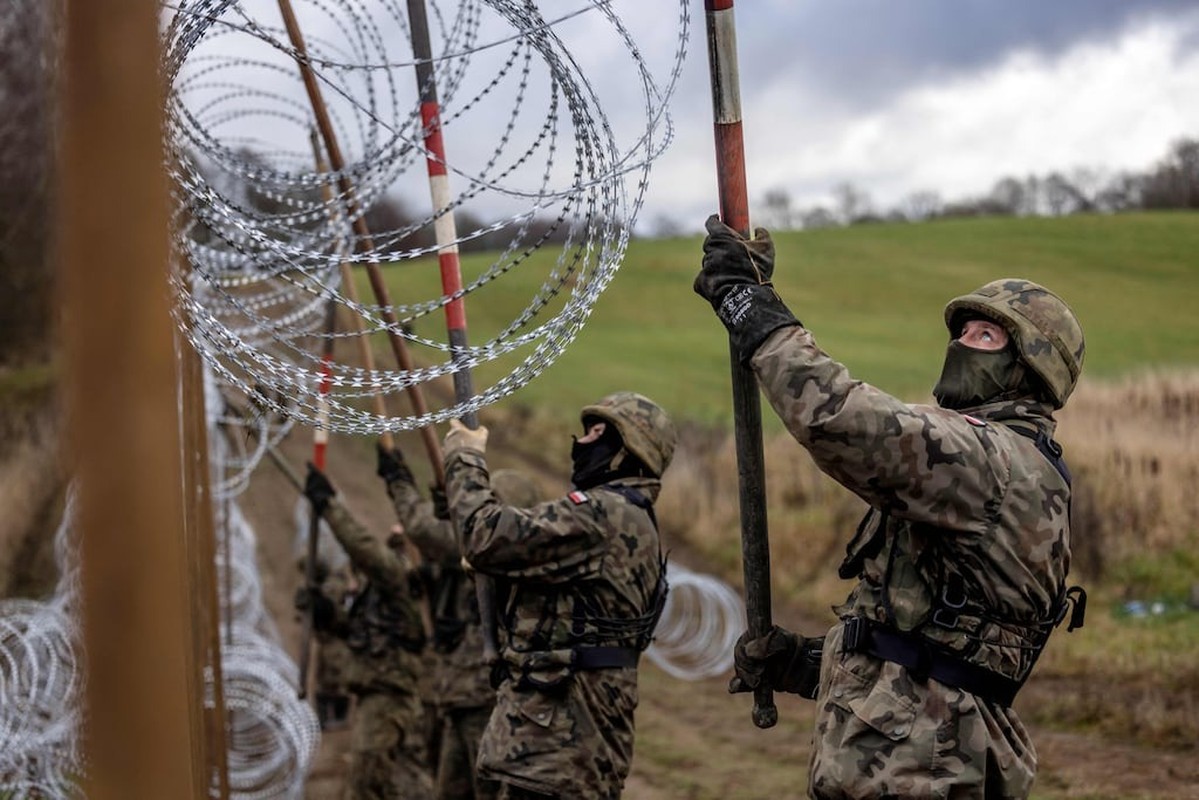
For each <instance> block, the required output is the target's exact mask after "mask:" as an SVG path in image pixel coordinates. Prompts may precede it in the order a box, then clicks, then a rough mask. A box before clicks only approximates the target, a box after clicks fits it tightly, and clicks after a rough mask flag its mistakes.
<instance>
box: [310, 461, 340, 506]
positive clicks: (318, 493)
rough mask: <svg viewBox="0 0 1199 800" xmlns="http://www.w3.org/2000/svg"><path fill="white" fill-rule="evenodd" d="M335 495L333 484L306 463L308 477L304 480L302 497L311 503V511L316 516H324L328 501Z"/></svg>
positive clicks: (311, 464)
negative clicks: (316, 514)
mask: <svg viewBox="0 0 1199 800" xmlns="http://www.w3.org/2000/svg"><path fill="white" fill-rule="evenodd" d="M336 494H337V490H336V489H334V488H333V484H331V483H329V479H328V478H326V477H325V473H323V472H321V471H320V470H319V469H317V468H316V465H315V464H313V463H312V462H311V461H309V462H308V477H307V478H306V479H305V480H304V496H305V497H307V498H308V502H310V503H312V509H313V510H314V511H315V512H316V513H318V514H322V515H323V514H324V513H325V509H326V508H328V507H329V501H330V500H331V499H332V498H333V497H334V496H335V495H336Z"/></svg>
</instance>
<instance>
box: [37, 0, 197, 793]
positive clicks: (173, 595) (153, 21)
mask: <svg viewBox="0 0 1199 800" xmlns="http://www.w3.org/2000/svg"><path fill="white" fill-rule="evenodd" d="M66 11H67V13H66V58H65V61H64V65H65V75H64V80H63V81H62V85H63V87H64V94H63V96H62V127H63V150H62V156H63V163H62V170H61V174H62V184H61V203H62V204H61V208H60V217H59V220H58V222H59V233H60V237H59V238H60V241H61V244H62V250H61V265H62V278H63V282H62V287H61V288H62V302H63V306H62V311H63V313H62V320H63V332H62V335H63V344H64V350H65V361H64V364H65V376H64V384H65V388H66V393H65V395H66V398H67V408H68V416H69V419H68V432H69V433H68V438H67V448H68V449H67V452H66V456H67V461H68V465H69V469H70V470H71V472H72V474H73V475H74V476H75V478H76V479H77V482H78V487H79V507H78V509H79V516H78V520H77V525H78V533H79V536H80V548H81V554H82V561H83V563H82V592H81V599H82V616H83V640H84V647H85V650H86V653H85V655H86V660H87V669H88V675H87V690H86V703H87V716H86V726H87V727H86V730H85V739H84V742H85V744H84V746H85V750H86V759H87V764H88V771H87V775H86V776H85V777H84V787H83V788H84V794H85V795H86V796H87V797H88V798H89V799H90V800H109V799H111V800H163V798H201V797H207V796H208V786H209V781H208V778H209V772H208V770H207V767H206V759H205V746H204V743H205V737H204V722H203V721H204V715H203V708H202V702H203V700H202V694H201V693H200V691H199V690H200V689H201V688H202V687H198V686H196V685H194V683H193V682H192V681H190V680H189V673H190V670H191V668H192V666H193V665H194V664H195V663H196V662H197V660H198V659H199V658H201V657H202V654H200V653H197V652H196V651H195V646H194V640H193V638H192V632H193V631H194V624H195V623H194V621H193V620H192V618H191V615H190V613H189V602H188V597H189V595H190V594H191V592H192V590H193V589H194V588H195V587H193V585H192V582H191V580H190V575H189V572H188V569H187V563H186V552H185V548H184V536H183V493H182V480H181V464H180V418H179V413H178V400H179V395H178V390H179V371H178V363H177V360H176V350H175V341H174V327H173V325H172V324H171V320H170V316H169V313H168V301H169V296H170V295H169V289H168V286H167V263H168V203H169V200H168V195H167V184H166V179H165V175H164V173H163V170H162V121H161V112H162V106H163V92H162V86H161V85H160V83H159V80H158V76H159V65H158V52H159V49H158V14H159V5H158V3H157V2H155V0H105V2H103V3H98V2H95V0H68V2H67V4H66Z"/></svg>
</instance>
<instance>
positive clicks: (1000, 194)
mask: <svg viewBox="0 0 1199 800" xmlns="http://www.w3.org/2000/svg"><path fill="white" fill-rule="evenodd" d="M1024 191H1025V189H1024V183H1023V182H1022V181H1018V180H1016V179H1015V178H1003V179H1001V180H1000V181H998V182H997V183H996V184H995V186H994V187H993V188H992V189H991V195H990V201H991V203H992V205H993V206H994V208H995V209H996V212H997V213H999V214H1009V215H1016V214H1021V213H1023V211H1024V208H1025V206H1026V205H1027V202H1026V200H1025V197H1024Z"/></svg>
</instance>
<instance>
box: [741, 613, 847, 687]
mask: <svg viewBox="0 0 1199 800" xmlns="http://www.w3.org/2000/svg"><path fill="white" fill-rule="evenodd" d="M823 648H824V638H823V637H820V638H808V637H805V636H799V635H796V634H794V633H792V632H791V631H789V630H787V629H785V628H780V627H779V626H778V625H775V626H774V627H772V628H771V629H770V631H769V632H768V633H767V634H766V635H765V636H760V637H758V638H756V639H751V638H750V636H749V634H748V633H743V634H741V638H740V639H738V640H737V645H736V647H734V648H733V669H734V671H735V672H736V673H737V674H736V676H735V677H734V678H733V679H732V680H731V681H730V682H729V691H730V692H750V691H753V690H754V689H757V688H758V687H759V686H766V687H768V688H770V689H774V690H776V691H780V692H790V693H792V694H798V695H800V696H802V697H806V698H808V699H809V700H811V699H813V698H815V697H816V689H817V687H818V686H819V683H820V659H821V656H822V654H823Z"/></svg>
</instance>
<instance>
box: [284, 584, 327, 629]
mask: <svg viewBox="0 0 1199 800" xmlns="http://www.w3.org/2000/svg"><path fill="white" fill-rule="evenodd" d="M292 604H293V605H294V606H295V608H296V611H299V612H301V613H303V614H307V613H308V612H309V609H311V611H312V627H313V628H314V629H315V630H318V631H326V630H329V629H330V628H331V627H332V626H333V617H334V616H335V612H334V608H333V601H332V600H330V599H329V598H328V597H325V595H324V593H323V592H321V590H320V589H317V588H315V587H309V586H301V587H300V588H299V589H296V596H295V599H294V600H293V601H292Z"/></svg>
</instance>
